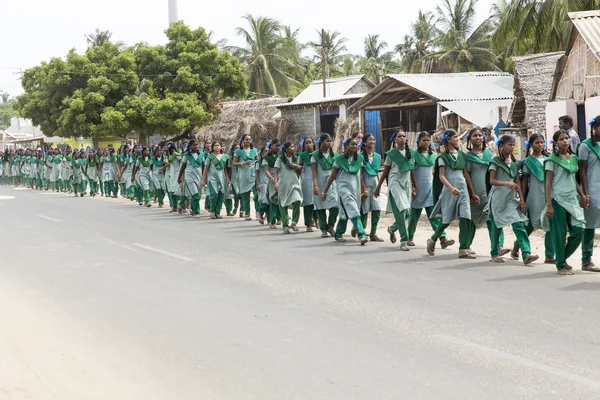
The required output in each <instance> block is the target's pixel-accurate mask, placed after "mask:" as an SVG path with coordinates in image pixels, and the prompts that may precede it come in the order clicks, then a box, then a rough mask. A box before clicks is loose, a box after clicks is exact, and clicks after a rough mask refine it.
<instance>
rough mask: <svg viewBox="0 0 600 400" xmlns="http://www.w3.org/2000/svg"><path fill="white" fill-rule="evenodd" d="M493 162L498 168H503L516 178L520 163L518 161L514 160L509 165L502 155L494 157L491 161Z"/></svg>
mask: <svg viewBox="0 0 600 400" xmlns="http://www.w3.org/2000/svg"><path fill="white" fill-rule="evenodd" d="M490 163H491V164H494V165H496V166H497V167H498V168H500V169H502V170H503V171H504V172H506V173H507V174H509V175H510V176H511V178H516V177H517V174H518V173H519V163H518V162H517V161H513V163H512V164H510V165H507V164H506V163H505V162H504V160H503V159H502V158H500V156H496V157H494V158H492V161H490Z"/></svg>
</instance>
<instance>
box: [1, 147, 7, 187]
mask: <svg viewBox="0 0 600 400" xmlns="http://www.w3.org/2000/svg"><path fill="white" fill-rule="evenodd" d="M4 165H5V162H4V152H3V151H0V185H5V184H6V176H5V175H4Z"/></svg>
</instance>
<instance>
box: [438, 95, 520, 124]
mask: <svg viewBox="0 0 600 400" xmlns="http://www.w3.org/2000/svg"><path fill="white" fill-rule="evenodd" d="M439 104H440V105H442V106H444V107H446V108H447V109H449V110H452V111H453V112H454V113H455V114H457V115H460V117H461V118H464V119H466V120H467V121H469V122H471V123H472V124H475V125H479V126H486V125H487V124H491V123H492V121H494V118H493V117H492V111H493V110H497V109H498V107H507V108H510V106H511V105H512V100H511V99H506V100H467V101H441V102H440V103H439Z"/></svg>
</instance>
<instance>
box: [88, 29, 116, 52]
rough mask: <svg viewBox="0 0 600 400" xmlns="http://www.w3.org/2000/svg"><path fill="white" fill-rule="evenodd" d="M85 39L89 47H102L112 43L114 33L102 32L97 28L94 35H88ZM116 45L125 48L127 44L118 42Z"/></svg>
mask: <svg viewBox="0 0 600 400" xmlns="http://www.w3.org/2000/svg"><path fill="white" fill-rule="evenodd" d="M85 38H86V40H87V44H88V47H96V46H102V45H104V44H106V43H112V41H111V38H112V32H111V31H101V30H100V29H98V28H96V31H95V32H94V33H88V34H87V35H85ZM114 44H116V45H117V46H120V47H121V46H125V43H123V42H121V41H118V42H116V43H114Z"/></svg>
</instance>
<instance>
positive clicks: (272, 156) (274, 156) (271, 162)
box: [263, 153, 277, 168]
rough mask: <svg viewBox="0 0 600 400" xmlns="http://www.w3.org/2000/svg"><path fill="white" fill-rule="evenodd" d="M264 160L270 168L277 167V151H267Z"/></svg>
mask: <svg viewBox="0 0 600 400" xmlns="http://www.w3.org/2000/svg"><path fill="white" fill-rule="evenodd" d="M263 160H265V161H266V162H267V164H269V168H275V163H276V162H277V153H275V154H271V153H267V154H266V155H264V156H263Z"/></svg>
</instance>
